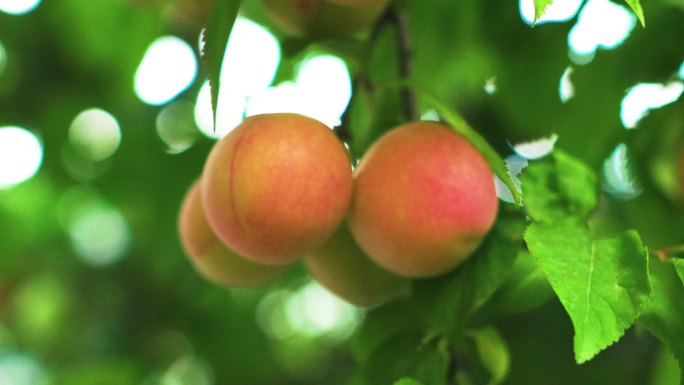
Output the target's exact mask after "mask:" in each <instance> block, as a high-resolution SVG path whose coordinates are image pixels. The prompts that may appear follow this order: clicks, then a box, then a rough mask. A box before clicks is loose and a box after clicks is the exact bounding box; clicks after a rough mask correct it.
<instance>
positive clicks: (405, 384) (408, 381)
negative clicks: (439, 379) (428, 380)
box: [394, 377, 423, 385]
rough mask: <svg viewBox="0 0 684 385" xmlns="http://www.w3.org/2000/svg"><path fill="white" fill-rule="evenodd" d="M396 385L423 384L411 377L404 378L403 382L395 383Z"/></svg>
mask: <svg viewBox="0 0 684 385" xmlns="http://www.w3.org/2000/svg"><path fill="white" fill-rule="evenodd" d="M394 385H423V383H422V382H420V381H416V380H414V379H413V378H410V377H404V378H402V379H401V380H399V381H397V382H395V383H394Z"/></svg>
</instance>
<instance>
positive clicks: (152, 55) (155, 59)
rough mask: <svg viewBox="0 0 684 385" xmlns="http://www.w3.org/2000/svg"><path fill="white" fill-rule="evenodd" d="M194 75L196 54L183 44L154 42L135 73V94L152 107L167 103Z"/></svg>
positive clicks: (167, 38) (168, 40) (165, 40)
mask: <svg viewBox="0 0 684 385" xmlns="http://www.w3.org/2000/svg"><path fill="white" fill-rule="evenodd" d="M196 75H197V59H196V57H195V52H194V51H193V50H192V48H191V47H190V45H188V43H186V42H185V41H183V40H181V39H180V38H177V37H175V36H164V37H160V38H158V39H157V40H155V41H153V42H152V44H151V45H150V46H149V48H148V49H147V51H146V52H145V56H144V57H143V59H142V62H140V66H139V67H138V69H137V71H136V73H135V83H134V87H135V93H136V95H138V98H140V100H142V101H143V102H145V103H147V104H151V105H161V104H164V103H167V102H168V101H170V100H171V99H173V98H174V97H176V96H177V95H178V94H180V93H181V92H183V91H184V90H185V89H186V88H188V87H189V86H190V85H191V84H192V82H193V81H194V80H195V76H196Z"/></svg>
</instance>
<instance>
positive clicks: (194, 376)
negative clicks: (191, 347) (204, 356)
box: [159, 356, 214, 385]
mask: <svg viewBox="0 0 684 385" xmlns="http://www.w3.org/2000/svg"><path fill="white" fill-rule="evenodd" d="M212 384H214V372H213V370H212V368H211V367H210V366H209V364H208V363H206V362H205V361H203V360H200V359H198V358H197V357H193V356H184V357H181V358H179V359H178V360H176V361H175V362H174V363H173V364H172V365H171V366H170V367H169V368H168V369H167V370H166V372H165V373H164V375H163V376H162V378H161V381H159V385H212Z"/></svg>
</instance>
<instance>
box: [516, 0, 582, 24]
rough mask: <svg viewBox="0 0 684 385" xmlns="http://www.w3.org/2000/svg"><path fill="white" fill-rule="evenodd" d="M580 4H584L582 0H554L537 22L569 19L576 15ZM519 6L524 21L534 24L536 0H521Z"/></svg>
mask: <svg viewBox="0 0 684 385" xmlns="http://www.w3.org/2000/svg"><path fill="white" fill-rule="evenodd" d="M580 5H582V0H563V1H554V2H553V3H551V4H549V5H548V6H547V7H546V10H545V11H544V14H543V15H542V16H541V17H540V18H539V20H538V21H537V24H543V23H548V22H561V21H568V20H570V19H572V18H573V17H575V15H576V14H577V11H578V10H579V8H580ZM519 8H520V17H522V19H523V21H524V22H525V23H526V24H528V25H532V23H533V22H534V0H520V3H519Z"/></svg>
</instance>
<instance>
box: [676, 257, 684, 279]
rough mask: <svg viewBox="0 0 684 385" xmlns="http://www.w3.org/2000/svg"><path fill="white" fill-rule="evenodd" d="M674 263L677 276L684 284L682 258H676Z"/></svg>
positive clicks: (683, 263) (683, 262) (683, 261)
mask: <svg viewBox="0 0 684 385" xmlns="http://www.w3.org/2000/svg"><path fill="white" fill-rule="evenodd" d="M674 265H675V269H676V270H677V274H678V275H679V278H680V279H681V280H682V284H684V260H681V259H678V260H676V261H675V262H674Z"/></svg>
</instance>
